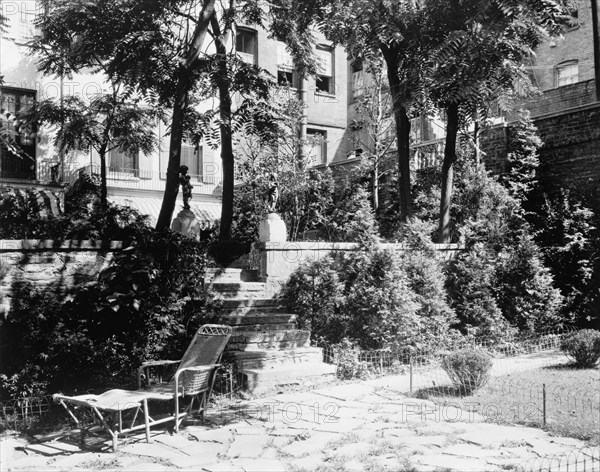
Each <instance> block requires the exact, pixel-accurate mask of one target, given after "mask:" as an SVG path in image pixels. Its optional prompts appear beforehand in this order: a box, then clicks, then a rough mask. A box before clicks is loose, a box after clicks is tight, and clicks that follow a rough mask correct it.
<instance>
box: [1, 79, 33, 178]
mask: <svg viewBox="0 0 600 472" xmlns="http://www.w3.org/2000/svg"><path fill="white" fill-rule="evenodd" d="M35 94H36V92H35V90H29V89H20V88H14V87H0V133H2V135H3V136H5V138H6V139H5V140H4V141H0V175H1V176H2V177H5V178H17V179H27V180H29V179H35V177H36V143H35V134H34V133H35V130H31V129H24V128H23V127H22V126H20V122H19V120H18V118H17V116H18V114H19V112H20V111H21V110H25V109H26V108H27V107H29V106H31V105H33V103H34V101H35Z"/></svg>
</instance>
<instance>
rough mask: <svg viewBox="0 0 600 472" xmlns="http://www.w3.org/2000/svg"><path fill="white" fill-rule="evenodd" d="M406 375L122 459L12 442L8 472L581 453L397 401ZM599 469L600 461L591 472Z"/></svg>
mask: <svg viewBox="0 0 600 472" xmlns="http://www.w3.org/2000/svg"><path fill="white" fill-rule="evenodd" d="M520 365H524V366H527V367H526V368H532V367H534V366H537V364H536V363H535V362H522V363H521V364H520ZM545 365H547V364H545ZM402 377H403V376H390V377H383V378H380V379H377V380H373V381H368V382H359V383H347V384H341V385H331V386H324V387H322V388H318V389H314V390H311V391H307V392H287V393H282V394H278V395H272V396H270V397H265V398H260V399H256V400H252V401H239V402H229V404H227V405H225V404H223V405H218V406H217V407H214V408H212V410H211V411H210V414H208V415H207V418H206V419H207V423H205V424H199V423H198V424H194V423H195V422H194V421H193V420H191V421H189V422H188V423H187V425H186V426H185V428H183V429H182V430H181V431H180V432H179V433H178V434H170V433H169V432H168V431H166V430H160V429H156V430H152V435H151V442H150V443H149V444H148V443H146V442H145V438H144V436H143V435H142V434H139V435H134V436H128V437H126V438H124V439H121V440H120V443H119V449H118V451H117V452H116V453H112V452H109V451H110V449H109V448H108V442H102V443H99V444H97V447H96V448H94V447H91V446H90V447H88V448H86V449H81V448H80V447H79V446H78V445H77V442H76V440H74V439H69V438H61V439H59V440H54V441H51V442H45V443H41V444H35V443H28V442H27V440H26V439H24V438H22V437H19V436H16V435H15V436H5V437H3V438H2V441H1V448H0V454H1V455H0V457H1V464H2V467H1V470H2V471H33V470H35V471H46V470H47V471H67V470H69V471H70V470H75V471H76V470H102V471H110V470H122V471H140V472H142V471H143V472H146V471H148V472H150V471H163V470H188V471H208V472H218V471H234V472H237V471H240V472H241V471H247V472H250V471H261V472H268V471H277V472H279V471H296V472H300V471H313V470H317V471H320V472H326V471H362V470H373V471H380V470H391V471H399V470H418V471H449V470H451V471H464V472H466V471H477V472H478V471H500V470H514V469H518V468H519V466H522V465H523V464H526V463H527V462H528V461H529V462H531V461H532V460H535V459H537V458H540V457H544V456H547V455H555V454H561V453H568V452H569V451H572V450H574V449H576V448H581V447H583V446H584V444H583V443H582V442H581V441H578V440H576V439H570V438H560V437H551V436H549V435H548V434H547V433H545V432H544V431H541V430H539V429H534V428H526V427H518V426H504V425H495V424H491V423H486V422H485V419H484V418H482V417H481V416H479V415H478V414H476V413H473V412H468V411H464V410H460V409H457V408H455V407H451V406H448V407H441V406H436V405H435V404H433V403H432V402H429V401H425V400H418V399H414V398H408V397H406V396H405V395H403V394H401V393H400V392H401V391H405V390H406V389H405V382H406V379H403V378H402ZM596 457H597V456H596ZM563 465H565V464H563ZM599 468H600V463H599V462H595V469H589V470H598V469H599ZM552 470H555V469H552ZM556 470H561V469H556ZM562 470H584V469H582V468H577V469H575V468H574V467H573V464H571V468H570V469H562Z"/></svg>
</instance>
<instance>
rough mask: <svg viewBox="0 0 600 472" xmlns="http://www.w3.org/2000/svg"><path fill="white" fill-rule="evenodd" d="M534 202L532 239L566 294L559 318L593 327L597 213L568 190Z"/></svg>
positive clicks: (597, 306)
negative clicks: (538, 246)
mask: <svg viewBox="0 0 600 472" xmlns="http://www.w3.org/2000/svg"><path fill="white" fill-rule="evenodd" d="M533 203H536V205H535V207H536V208H537V210H536V211H534V212H533V211H532V212H530V214H529V218H530V220H531V221H532V223H531V224H532V226H533V228H534V229H535V232H534V237H535V241H536V242H537V243H538V244H539V245H540V247H541V248H542V252H543V259H544V262H545V263H546V264H547V266H548V267H549V268H550V270H551V271H552V274H553V276H554V280H555V281H556V286H557V287H558V288H559V289H560V290H561V292H562V294H563V296H564V297H565V304H564V308H563V310H562V318H563V319H564V320H565V321H566V322H574V323H576V324H577V325H578V326H581V327H586V326H590V327H593V326H595V323H597V321H598V318H599V313H600V230H599V228H600V213H598V212H595V211H594V210H592V209H591V208H590V207H589V206H587V205H586V204H584V202H583V201H581V200H579V199H578V198H577V197H576V196H575V195H573V194H572V193H571V192H569V191H567V190H561V191H560V192H558V193H556V194H554V195H543V196H542V199H541V201H540V200H539V199H538V200H537V201H535V202H533ZM531 206H533V204H532V205H531Z"/></svg>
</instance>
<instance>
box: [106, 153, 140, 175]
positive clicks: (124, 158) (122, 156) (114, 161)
mask: <svg viewBox="0 0 600 472" xmlns="http://www.w3.org/2000/svg"><path fill="white" fill-rule="evenodd" d="M107 164H108V169H109V170H110V171H113V172H123V173H128V174H135V173H136V172H137V169H138V153H137V152H134V151H121V150H120V149H119V148H115V149H111V150H110V151H109V152H108V156H107Z"/></svg>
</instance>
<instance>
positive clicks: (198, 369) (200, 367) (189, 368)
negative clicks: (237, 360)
mask: <svg viewBox="0 0 600 472" xmlns="http://www.w3.org/2000/svg"><path fill="white" fill-rule="evenodd" d="M222 365H223V364H208V365H197V366H193V367H182V368H181V369H177V372H176V373H175V375H176V376H178V375H180V374H181V373H182V372H184V371H186V370H195V371H203V370H210V369H214V368H215V367H221V366H222Z"/></svg>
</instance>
